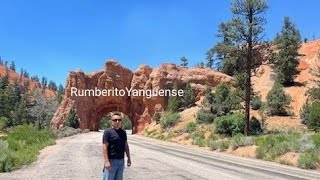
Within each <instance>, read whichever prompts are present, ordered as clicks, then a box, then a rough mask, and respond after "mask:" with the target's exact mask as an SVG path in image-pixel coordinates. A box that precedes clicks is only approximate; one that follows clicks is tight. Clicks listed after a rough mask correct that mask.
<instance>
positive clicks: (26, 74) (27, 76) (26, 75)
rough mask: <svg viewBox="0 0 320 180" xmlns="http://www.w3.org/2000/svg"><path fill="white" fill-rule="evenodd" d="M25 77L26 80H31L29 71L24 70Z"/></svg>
mask: <svg viewBox="0 0 320 180" xmlns="http://www.w3.org/2000/svg"><path fill="white" fill-rule="evenodd" d="M23 76H24V77H25V78H29V73H28V72H27V70H24V71H23Z"/></svg>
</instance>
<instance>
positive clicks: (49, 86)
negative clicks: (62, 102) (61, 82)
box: [48, 80, 58, 91]
mask: <svg viewBox="0 0 320 180" xmlns="http://www.w3.org/2000/svg"><path fill="white" fill-rule="evenodd" d="M48 88H49V89H51V90H53V91H57V90H58V87H57V85H56V83H55V82H54V81H52V80H50V81H49V84H48Z"/></svg>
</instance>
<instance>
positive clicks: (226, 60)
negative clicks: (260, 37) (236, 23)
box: [211, 22, 244, 76]
mask: <svg viewBox="0 0 320 180" xmlns="http://www.w3.org/2000/svg"><path fill="white" fill-rule="evenodd" d="M217 37H219V38H221V39H222V41H221V42H219V43H217V44H216V45H215V46H214V47H213V48H212V49H211V51H213V52H214V53H216V54H217V60H218V64H219V69H221V71H222V72H223V73H225V74H228V75H230V76H232V75H234V74H235V72H236V71H239V70H242V69H243V68H244V66H243V61H241V60H240V57H239V54H240V53H239V50H240V49H239V47H237V46H236V44H235V42H234V32H233V28H232V23H230V22H223V23H221V24H220V25H219V27H218V34H217ZM220 66H221V67H220Z"/></svg>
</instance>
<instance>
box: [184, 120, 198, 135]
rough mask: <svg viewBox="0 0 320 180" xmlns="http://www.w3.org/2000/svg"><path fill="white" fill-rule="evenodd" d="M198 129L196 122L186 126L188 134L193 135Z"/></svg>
mask: <svg viewBox="0 0 320 180" xmlns="http://www.w3.org/2000/svg"><path fill="white" fill-rule="evenodd" d="M196 129H197V124H196V123H194V122H189V123H188V124H187V126H186V132H187V133H192V132H193V131H195V130H196Z"/></svg>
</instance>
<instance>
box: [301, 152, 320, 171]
mask: <svg viewBox="0 0 320 180" xmlns="http://www.w3.org/2000/svg"><path fill="white" fill-rule="evenodd" d="M319 163H320V158H319V154H317V153H304V154H302V155H301V156H300V158H299V160H298V166H299V167H300V168H303V169H316V168H317V167H318V166H319Z"/></svg>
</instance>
